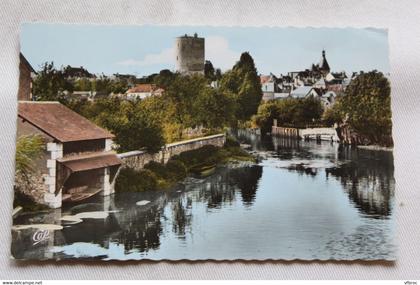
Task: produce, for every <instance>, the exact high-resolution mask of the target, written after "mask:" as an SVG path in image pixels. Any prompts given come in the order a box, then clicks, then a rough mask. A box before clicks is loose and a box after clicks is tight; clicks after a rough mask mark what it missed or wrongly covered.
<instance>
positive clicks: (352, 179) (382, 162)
mask: <svg viewBox="0 0 420 285" xmlns="http://www.w3.org/2000/svg"><path fill="white" fill-rule="evenodd" d="M339 158H340V160H343V161H350V162H349V163H347V164H344V165H341V166H340V167H334V168H328V169H326V174H327V176H328V175H332V176H334V177H336V178H337V179H338V180H339V181H340V182H341V184H342V185H343V186H344V189H345V190H346V191H347V193H348V195H349V198H350V200H351V201H353V202H354V203H355V204H356V205H357V207H358V208H359V209H360V210H361V211H362V212H363V213H365V214H368V215H370V216H372V217H377V218H381V217H387V216H389V215H390V214H391V201H390V200H391V197H392V196H393V194H394V185H395V181H394V178H393V177H394V165H393V155H392V152H387V151H370V150H363V149H354V148H353V149H350V148H349V147H340V150H339Z"/></svg>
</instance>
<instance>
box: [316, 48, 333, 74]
mask: <svg viewBox="0 0 420 285" xmlns="http://www.w3.org/2000/svg"><path fill="white" fill-rule="evenodd" d="M318 68H319V70H320V71H321V72H322V73H323V74H324V75H326V74H328V73H329V72H330V66H329V64H328V61H327V58H326V57H325V50H324V49H323V50H322V57H321V60H320V61H319V64H318Z"/></svg>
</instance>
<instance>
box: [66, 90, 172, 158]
mask: <svg viewBox="0 0 420 285" xmlns="http://www.w3.org/2000/svg"><path fill="white" fill-rule="evenodd" d="M67 106H68V107H69V108H71V109H72V110H74V111H76V112H78V113H79V114H81V115H82V116H84V117H86V118H88V119H90V120H91V121H93V122H94V123H96V124H98V125H99V126H101V127H103V128H106V129H108V130H109V131H110V132H112V133H113V134H114V135H115V140H114V141H115V143H116V144H117V146H118V149H117V150H118V151H119V152H125V151H131V150H138V149H142V148H146V149H147V151H148V152H151V153H153V152H156V151H158V150H160V148H161V147H162V146H163V145H164V143H165V141H164V138H163V130H162V128H161V125H160V124H159V121H158V120H157V118H156V117H155V116H153V115H151V112H150V110H148V109H147V105H143V104H142V103H141V102H129V101H122V100H120V99H118V98H107V99H99V100H96V101H95V102H89V101H71V102H68V103H67Z"/></svg>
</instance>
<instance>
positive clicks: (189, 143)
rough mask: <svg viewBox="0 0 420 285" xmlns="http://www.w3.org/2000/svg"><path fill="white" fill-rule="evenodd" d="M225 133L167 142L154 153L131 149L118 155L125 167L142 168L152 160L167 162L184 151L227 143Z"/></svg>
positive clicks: (220, 145)
mask: <svg viewBox="0 0 420 285" xmlns="http://www.w3.org/2000/svg"><path fill="white" fill-rule="evenodd" d="M225 141H226V136H225V134H217V135H213V136H207V137H201V138H196V139H191V140H185V141H180V142H176V143H171V144H167V145H165V146H164V147H162V149H161V150H160V151H159V152H157V153H154V154H150V153H147V152H146V151H143V150H136V151H129V152H125V153H120V154H118V157H119V158H120V159H121V160H122V161H123V167H129V168H133V169H136V170H140V169H142V168H143V167H144V165H146V164H147V163H149V162H151V161H155V162H160V163H167V162H168V160H169V159H170V158H171V157H172V156H174V155H178V154H180V153H182V152H185V151H189V150H194V149H198V148H200V147H202V146H205V145H214V146H219V147H222V146H223V145H224V144H225Z"/></svg>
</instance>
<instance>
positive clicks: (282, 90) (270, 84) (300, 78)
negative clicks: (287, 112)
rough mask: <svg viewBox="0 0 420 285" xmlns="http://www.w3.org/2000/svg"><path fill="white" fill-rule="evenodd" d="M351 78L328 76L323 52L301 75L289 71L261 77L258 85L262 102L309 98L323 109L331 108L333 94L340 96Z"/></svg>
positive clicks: (334, 96)
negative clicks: (312, 98)
mask: <svg viewBox="0 0 420 285" xmlns="http://www.w3.org/2000/svg"><path fill="white" fill-rule="evenodd" d="M355 76H357V74H353V75H352V78H348V77H347V75H346V73H345V72H344V71H342V72H331V68H330V65H329V63H328V61H327V58H326V55H325V50H323V51H322V54H321V59H320V61H319V63H317V64H312V66H311V68H309V69H305V70H302V71H291V72H288V73H287V75H283V74H281V75H280V76H279V77H276V76H275V75H274V74H271V73H270V75H261V76H260V82H261V88H262V92H263V97H262V100H263V101H269V100H281V99H286V98H306V97H308V96H313V97H315V98H318V99H320V100H321V102H322V104H323V106H324V107H330V106H332V105H333V104H334V102H335V99H336V96H337V94H342V93H343V92H344V91H345V89H346V88H347V86H348V85H349V84H350V82H351V80H352V79H353V78H355Z"/></svg>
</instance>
